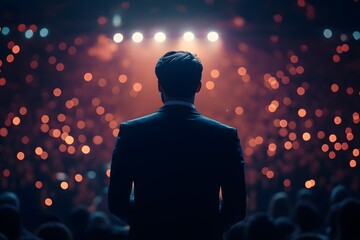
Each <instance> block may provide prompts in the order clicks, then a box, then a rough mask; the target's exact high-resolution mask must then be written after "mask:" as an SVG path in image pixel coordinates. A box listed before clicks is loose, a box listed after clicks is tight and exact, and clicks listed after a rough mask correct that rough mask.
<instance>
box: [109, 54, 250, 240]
mask: <svg viewBox="0 0 360 240" xmlns="http://www.w3.org/2000/svg"><path fill="white" fill-rule="evenodd" d="M202 70H203V67H202V64H201V62H200V60H199V59H198V58H197V57H196V56H195V55H193V54H191V53H189V52H185V51H170V52H167V53H166V54H165V55H164V56H162V57H161V58H160V59H159V60H158V62H157V64H156V67H155V73H156V76H157V79H158V90H159V92H160V93H161V99H162V101H163V103H164V106H163V107H161V108H160V109H159V110H158V111H157V112H155V113H153V114H150V115H147V116H144V117H141V118H138V119H135V120H130V121H127V122H123V123H122V124H120V131H119V135H118V137H117V139H116V143H115V148H114V151H113V157H112V164H111V176H110V184H109V191H108V202H109V210H110V212H112V213H113V214H114V215H116V216H117V217H119V218H121V219H123V220H125V221H126V222H127V223H128V224H129V225H130V232H129V238H130V239H131V240H134V239H136V240H141V239H157V240H161V239H167V240H169V239H172V240H174V239H182V240H183V239H187V240H189V239H197V240H199V239H200V240H201V239H204V240H215V239H216V240H218V239H222V234H223V232H224V231H225V229H228V228H229V227H230V226H231V225H232V224H234V223H236V222H238V221H241V220H242V219H243V218H244V217H245V210H246V193H245V177H244V159H243V153H242V150H241V145H240V141H239V138H238V134H237V130H236V129H235V128H233V127H230V126H227V125H225V124H222V123H219V122H217V121H215V120H212V119H210V118H207V117H204V116H203V115H201V114H200V113H199V112H198V111H197V110H196V109H195V107H194V99H195V94H196V93H197V92H199V91H200V89H201V76H202ZM132 187H133V192H134V196H133V197H132V198H131V199H132V200H131V201H130V200H129V198H130V197H129V196H130V194H131V192H132ZM220 188H221V191H222V203H221V204H219V202H220V201H219V190H220ZM220 206H221V207H220Z"/></svg>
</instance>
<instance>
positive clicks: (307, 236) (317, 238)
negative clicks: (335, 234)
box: [292, 233, 328, 240]
mask: <svg viewBox="0 0 360 240" xmlns="http://www.w3.org/2000/svg"><path fill="white" fill-rule="evenodd" d="M292 240H328V238H327V237H326V236H324V235H322V234H319V233H302V234H299V235H297V236H295V237H294V238H292Z"/></svg>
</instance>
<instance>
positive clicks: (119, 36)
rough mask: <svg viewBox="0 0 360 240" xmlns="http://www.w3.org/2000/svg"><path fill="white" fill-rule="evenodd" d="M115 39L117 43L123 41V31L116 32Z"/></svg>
mask: <svg viewBox="0 0 360 240" xmlns="http://www.w3.org/2000/svg"><path fill="white" fill-rule="evenodd" d="M113 40H114V42H116V43H121V42H122V41H123V40H124V36H123V35H122V34H121V33H116V34H114V37H113Z"/></svg>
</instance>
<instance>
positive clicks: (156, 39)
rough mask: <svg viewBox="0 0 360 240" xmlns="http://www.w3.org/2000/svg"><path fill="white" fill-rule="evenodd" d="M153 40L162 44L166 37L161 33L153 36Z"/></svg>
mask: <svg viewBox="0 0 360 240" xmlns="http://www.w3.org/2000/svg"><path fill="white" fill-rule="evenodd" d="M154 39H155V41H156V42H159V43H160V42H163V41H165V39H166V35H165V33H163V32H157V33H156V34H155V35H154Z"/></svg>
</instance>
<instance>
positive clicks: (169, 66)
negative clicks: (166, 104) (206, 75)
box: [155, 51, 203, 98]
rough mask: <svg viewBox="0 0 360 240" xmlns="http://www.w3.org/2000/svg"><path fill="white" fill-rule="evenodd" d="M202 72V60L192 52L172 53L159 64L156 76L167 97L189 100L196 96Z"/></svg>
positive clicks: (156, 68) (163, 57) (162, 58)
mask: <svg viewBox="0 0 360 240" xmlns="http://www.w3.org/2000/svg"><path fill="white" fill-rule="evenodd" d="M202 70H203V66H202V64H201V62H200V60H199V59H198V58H197V57H196V56H195V55H193V54H191V53H190V52H185V51H170V52H167V53H166V54H165V55H164V56H162V57H161V58H160V59H159V61H158V62H157V64H156V67H155V74H156V77H157V78H158V81H159V83H160V85H161V87H162V89H163V91H164V92H165V95H166V96H168V97H171V98H188V97H192V96H193V95H194V94H195V92H196V89H197V87H198V85H199V83H200V80H201V74H202Z"/></svg>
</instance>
